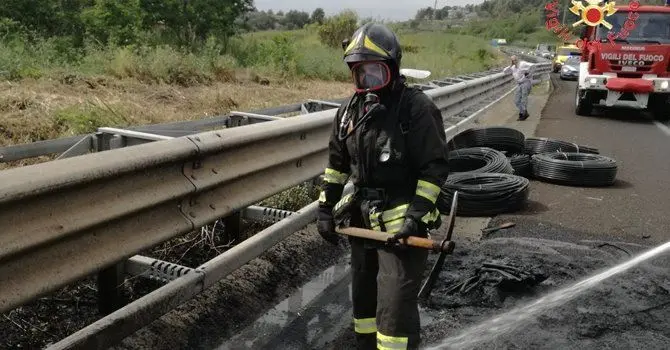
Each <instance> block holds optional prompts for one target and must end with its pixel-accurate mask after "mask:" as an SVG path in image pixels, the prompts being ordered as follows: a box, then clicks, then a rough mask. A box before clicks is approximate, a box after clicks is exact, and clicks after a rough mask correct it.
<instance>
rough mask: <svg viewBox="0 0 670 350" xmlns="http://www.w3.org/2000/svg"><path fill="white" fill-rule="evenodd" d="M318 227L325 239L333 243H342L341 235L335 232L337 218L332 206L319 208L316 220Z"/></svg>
mask: <svg viewBox="0 0 670 350" xmlns="http://www.w3.org/2000/svg"><path fill="white" fill-rule="evenodd" d="M316 229H317V230H318V231H319V234H320V235H321V237H323V239H325V240H326V241H327V242H329V243H330V244H333V245H338V244H339V243H340V239H341V238H342V237H340V235H339V234H338V233H337V232H335V220H334V219H333V214H332V211H331V209H330V208H327V207H323V208H319V215H318V218H317V221H316Z"/></svg>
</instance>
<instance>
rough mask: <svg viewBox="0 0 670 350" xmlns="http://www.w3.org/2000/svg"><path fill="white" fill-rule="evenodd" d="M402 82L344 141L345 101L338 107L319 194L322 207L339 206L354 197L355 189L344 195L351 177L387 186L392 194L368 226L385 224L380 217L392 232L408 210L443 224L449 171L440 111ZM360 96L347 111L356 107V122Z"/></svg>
mask: <svg viewBox="0 0 670 350" xmlns="http://www.w3.org/2000/svg"><path fill="white" fill-rule="evenodd" d="M403 87H404V91H402V89H398V90H396V91H394V92H393V93H392V95H391V96H389V98H387V100H386V101H382V103H384V105H385V106H386V108H385V110H383V111H382V112H379V113H375V114H374V115H372V116H371V117H370V118H369V119H368V120H367V121H366V122H365V124H363V125H362V126H360V127H359V128H358V129H357V130H355V131H354V132H353V134H352V135H351V136H350V137H348V138H347V139H346V140H345V141H339V139H338V129H339V126H340V123H341V120H342V117H343V116H342V114H343V111H344V109H345V108H346V106H347V104H343V105H342V106H341V107H340V108H339V109H338V111H337V114H336V117H335V121H334V122H333V129H332V133H331V135H330V141H329V148H330V149H329V158H328V166H327V168H326V171H325V176H324V178H325V181H324V186H323V191H322V193H321V196H320V198H319V201H320V207H321V209H324V208H328V209H332V208H334V209H335V211H337V209H338V206H341V205H342V204H343V203H345V202H347V201H349V200H351V195H348V196H345V197H344V198H341V197H342V192H343V189H344V185H345V184H346V182H347V181H348V180H349V179H351V180H352V182H353V184H354V185H355V186H356V188H361V187H366V188H383V189H384V190H385V191H386V193H387V198H388V200H387V201H386V203H385V204H384V207H383V208H378V209H379V210H377V211H375V212H374V213H369V214H368V215H369V220H370V222H371V227H370V228H372V229H375V230H381V229H380V225H379V221H380V220H381V221H382V222H383V225H382V226H384V227H385V230H384V231H386V232H389V233H390V234H392V233H395V232H397V231H399V230H400V228H401V227H402V223H403V222H404V219H405V217H406V216H408V217H412V218H414V219H416V220H417V222H419V223H423V224H424V225H426V228H437V227H438V226H440V223H441V220H440V214H439V211H438V209H437V207H436V201H437V198H438V195H439V194H440V188H441V186H442V185H443V184H444V182H445V181H446V179H447V176H448V174H449V168H448V158H447V150H446V135H445V132H444V124H443V121H442V114H441V113H440V111H439V109H438V108H437V107H436V106H435V104H434V103H433V101H432V100H431V99H430V98H429V97H428V96H426V95H425V94H424V93H423V92H422V91H421V90H419V89H417V88H413V87H409V86H405V85H403ZM362 100H363V99H362V98H361V102H360V103H359V104H358V106H352V107H351V109H352V110H351V111H349V112H350V113H352V112H357V113H355V116H353V117H352V118H351V119H352V123H353V124H355V123H356V121H358V119H359V118H360V117H362V115H363V113H362ZM353 124H352V125H353ZM347 129H348V127H347ZM363 215H366V214H365V213H364V214H363Z"/></svg>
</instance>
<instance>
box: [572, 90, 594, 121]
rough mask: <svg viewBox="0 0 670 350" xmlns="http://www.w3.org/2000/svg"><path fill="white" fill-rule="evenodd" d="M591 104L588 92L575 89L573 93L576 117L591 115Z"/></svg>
mask: <svg viewBox="0 0 670 350" xmlns="http://www.w3.org/2000/svg"><path fill="white" fill-rule="evenodd" d="M592 109H593V103H592V102H591V96H590V94H589V92H588V91H585V90H582V89H579V88H577V92H576V93H575V113H576V114H577V115H580V116H583V117H588V116H590V115H591V110H592Z"/></svg>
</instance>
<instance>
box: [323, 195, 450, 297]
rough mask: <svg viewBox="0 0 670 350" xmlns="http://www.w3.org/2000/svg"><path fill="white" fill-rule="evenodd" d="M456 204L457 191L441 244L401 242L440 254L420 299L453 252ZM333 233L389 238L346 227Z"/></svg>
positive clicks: (410, 239)
mask: <svg viewBox="0 0 670 350" xmlns="http://www.w3.org/2000/svg"><path fill="white" fill-rule="evenodd" d="M457 204H458V191H456V192H454V198H453V200H452V201H451V210H450V212H449V225H448V226H447V236H446V237H445V238H444V239H443V240H442V242H438V241H434V240H432V239H430V238H422V237H416V236H410V237H408V238H406V239H404V240H403V241H404V242H403V243H404V244H405V245H408V246H411V247H416V248H423V249H428V250H432V251H434V252H439V253H440V256H439V257H438V259H437V261H436V262H435V264H434V265H433V268H432V269H431V271H430V275H428V279H427V280H426V282H425V283H424V284H423V286H422V287H421V290H420V291H419V297H420V298H425V297H427V296H428V295H429V294H430V292H431V290H432V289H433V285H434V284H435V281H436V280H437V277H438V276H439V275H440V271H442V266H443V265H444V259H445V257H446V256H447V254H451V252H453V251H454V247H455V244H454V242H452V241H451V234H452V232H453V231H454V222H455V220H456V206H457ZM335 231H336V232H337V233H340V234H343V235H347V236H354V237H360V238H367V239H371V240H375V241H379V242H386V241H387V240H388V239H389V237H390V236H389V233H387V232H381V231H373V230H368V229H363V228H358V227H346V228H343V227H338V228H336V229H335Z"/></svg>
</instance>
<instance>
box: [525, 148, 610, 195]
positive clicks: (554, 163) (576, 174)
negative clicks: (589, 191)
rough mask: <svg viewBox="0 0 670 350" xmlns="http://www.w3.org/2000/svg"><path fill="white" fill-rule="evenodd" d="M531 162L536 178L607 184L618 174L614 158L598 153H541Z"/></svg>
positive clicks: (581, 184) (559, 181)
mask: <svg viewBox="0 0 670 350" xmlns="http://www.w3.org/2000/svg"><path fill="white" fill-rule="evenodd" d="M531 163H532V166H533V176H534V177H535V178H537V179H540V180H544V181H547V182H552V183H557V184H562V185H569V186H586V187H597V186H610V185H612V184H614V181H615V180H616V174H617V163H616V161H615V160H614V159H612V158H609V157H605V156H602V155H599V154H587V153H575V152H569V153H543V154H536V155H534V156H533V157H532V160H531Z"/></svg>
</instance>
